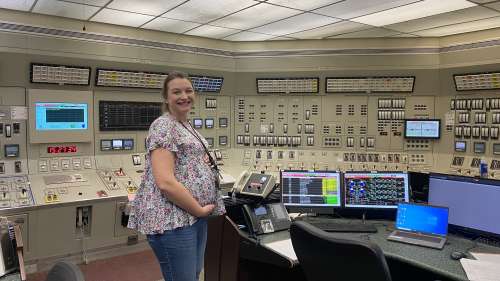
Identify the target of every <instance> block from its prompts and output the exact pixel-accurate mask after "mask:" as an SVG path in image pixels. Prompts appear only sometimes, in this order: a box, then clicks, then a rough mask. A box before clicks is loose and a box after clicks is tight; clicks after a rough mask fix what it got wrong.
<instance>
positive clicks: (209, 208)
mask: <svg viewBox="0 0 500 281" xmlns="http://www.w3.org/2000/svg"><path fill="white" fill-rule="evenodd" d="M214 208H215V205H214V204H208V205H206V206H203V207H201V208H200V210H199V211H198V212H197V214H196V216H197V217H199V218H203V217H207V216H209V215H210V214H211V213H212V212H213V211H214Z"/></svg>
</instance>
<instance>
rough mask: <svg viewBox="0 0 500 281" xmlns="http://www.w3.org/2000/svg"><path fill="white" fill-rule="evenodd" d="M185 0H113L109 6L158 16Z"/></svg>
mask: <svg viewBox="0 0 500 281" xmlns="http://www.w3.org/2000/svg"><path fill="white" fill-rule="evenodd" d="M182 2H185V0H168V1H167V0H147V1H144V0H143V1H137V0H113V1H112V2H111V3H110V4H109V5H108V6H107V7H108V8H111V9H117V10H122V11H128V12H133V13H140V14H146V15H153V16H158V15H161V14H163V13H165V12H166V11H168V10H170V9H172V8H173V7H175V6H177V5H179V4H181V3H182Z"/></svg>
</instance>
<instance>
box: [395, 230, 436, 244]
mask: <svg viewBox="0 0 500 281" xmlns="http://www.w3.org/2000/svg"><path fill="white" fill-rule="evenodd" d="M394 235H395V236H399V237H404V238H411V239H418V240H423V241H427V242H432V243H439V242H441V240H442V238H439V237H434V236H428V235H423V234H416V233H412V232H406V231H395V232H394Z"/></svg>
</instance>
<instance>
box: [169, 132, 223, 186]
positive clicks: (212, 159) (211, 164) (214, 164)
mask: <svg viewBox="0 0 500 281" xmlns="http://www.w3.org/2000/svg"><path fill="white" fill-rule="evenodd" d="M179 123H181V125H182V127H184V128H185V129H186V130H188V132H189V133H190V134H191V135H192V136H193V137H195V138H196V139H197V140H198V141H199V142H200V143H201V145H202V146H203V148H204V149H205V153H206V154H207V156H208V161H210V166H211V167H212V168H213V169H214V170H215V171H216V172H217V174H219V167H217V162H216V161H215V160H214V158H213V157H212V155H211V154H210V152H209V151H208V148H207V147H206V145H205V143H204V142H203V141H202V140H201V138H200V136H199V135H198V133H197V132H196V131H195V129H194V128H193V126H191V123H189V122H188V124H189V127H190V128H191V129H189V128H188V127H186V125H184V123H182V122H179ZM217 176H218V175H217Z"/></svg>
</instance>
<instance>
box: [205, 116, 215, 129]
mask: <svg viewBox="0 0 500 281" xmlns="http://www.w3.org/2000/svg"><path fill="white" fill-rule="evenodd" d="M213 127H214V119H213V118H207V119H205V128H207V129H212V128H213Z"/></svg>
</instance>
